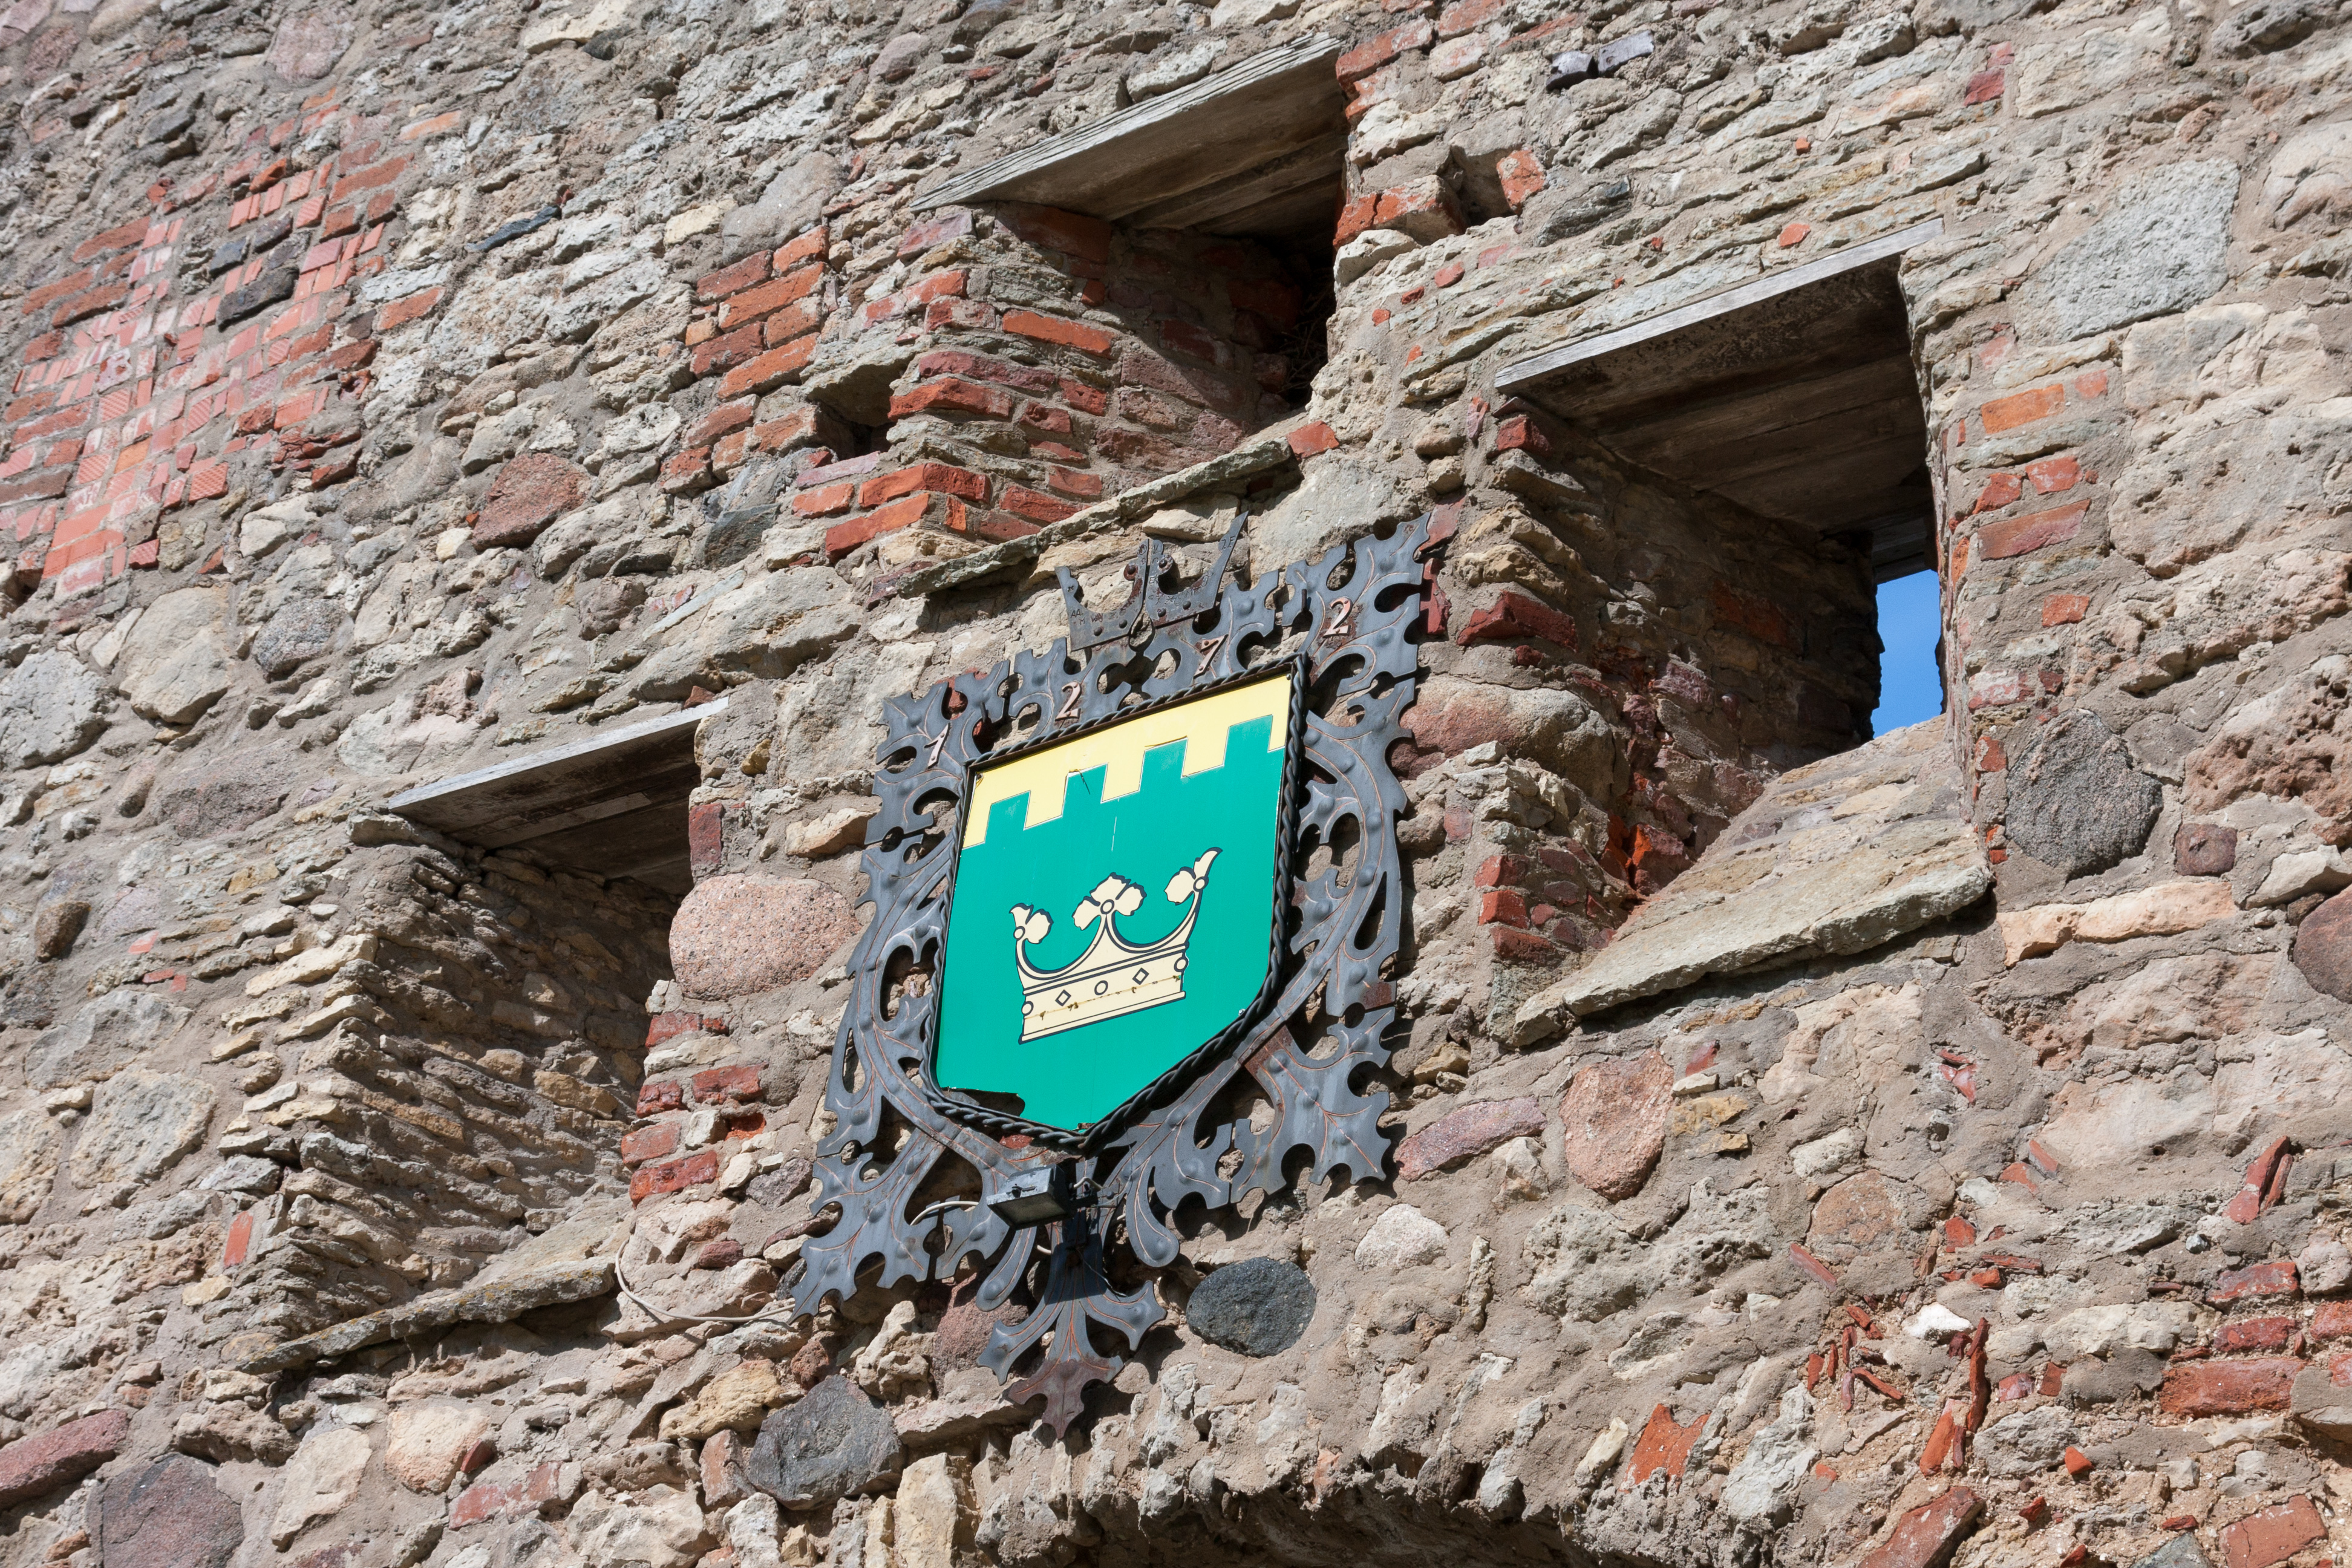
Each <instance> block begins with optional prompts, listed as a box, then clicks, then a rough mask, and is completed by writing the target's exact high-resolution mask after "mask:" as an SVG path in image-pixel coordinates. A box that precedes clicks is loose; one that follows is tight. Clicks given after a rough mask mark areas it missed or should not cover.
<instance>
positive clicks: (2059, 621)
mask: <svg viewBox="0 0 2352 1568" xmlns="http://www.w3.org/2000/svg"><path fill="white" fill-rule="evenodd" d="M2090 607H2091V601H2090V599H2089V597H2088V596H2087V595H2082V594H2053V595H2050V596H2049V597H2048V598H2046V599H2044V600H2042V625H2043V626H2073V625H2074V623H2075V622H2076V621H2079V620H2081V619H2082V618H2083V616H2084V614H2085V613H2086V612H2087V611H2088V610H2089V609H2090Z"/></svg>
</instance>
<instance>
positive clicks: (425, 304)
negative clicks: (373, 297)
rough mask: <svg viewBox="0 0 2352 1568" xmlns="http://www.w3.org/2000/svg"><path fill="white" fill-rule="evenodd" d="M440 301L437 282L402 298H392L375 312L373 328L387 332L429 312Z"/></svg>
mask: <svg viewBox="0 0 2352 1568" xmlns="http://www.w3.org/2000/svg"><path fill="white" fill-rule="evenodd" d="M440 302H441V285H439V284H437V283H436V284H435V285H434V286H433V287H432V288H430V289H420V290H418V291H417V292H416V293H414V294H411V295H408V296H406V297H405V298H404V299H399V300H394V301H393V302H392V303H391V304H389V305H386V306H385V307H384V308H383V310H378V311H377V312H376V316H375V330H376V331H379V332H389V331H394V330H395V329H396V328H400V327H404V326H406V325H407V324H408V323H409V322H411V321H415V320H416V319H417V318H418V317H420V316H425V315H428V314H430V313H431V312H432V310H433V307H434V306H436V305H438V304H439V303H440Z"/></svg>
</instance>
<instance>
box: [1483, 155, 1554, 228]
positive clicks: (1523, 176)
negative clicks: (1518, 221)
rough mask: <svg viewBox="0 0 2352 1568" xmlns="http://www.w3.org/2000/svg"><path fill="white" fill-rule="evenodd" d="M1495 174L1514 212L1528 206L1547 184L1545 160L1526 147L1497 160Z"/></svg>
mask: <svg viewBox="0 0 2352 1568" xmlns="http://www.w3.org/2000/svg"><path fill="white" fill-rule="evenodd" d="M1495 174H1496V178H1497V179H1499V180H1501V181H1502V183H1503V199H1504V200H1505V201H1507V202H1508V203H1510V204H1511V210H1512V211H1513V212H1517V211H1518V210H1519V209H1520V208H1521V207H1523V206H1525V205H1527V204H1528V197H1529V196H1532V195H1535V194H1536V193H1537V192H1538V191H1540V190H1542V189H1543V188H1544V184H1545V180H1544V166H1543V160H1542V159H1541V158H1538V157H1537V156H1536V155H1535V153H1534V152H1533V151H1532V150H1531V149H1529V148H1526V147H1515V148H1513V149H1512V150H1511V151H1510V152H1508V153H1504V154H1503V155H1502V156H1501V157H1500V158H1497V159H1496V160H1495Z"/></svg>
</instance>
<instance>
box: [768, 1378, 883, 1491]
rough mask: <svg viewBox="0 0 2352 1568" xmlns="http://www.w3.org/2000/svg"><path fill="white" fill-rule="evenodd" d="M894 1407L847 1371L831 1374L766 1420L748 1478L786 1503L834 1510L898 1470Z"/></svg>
mask: <svg viewBox="0 0 2352 1568" xmlns="http://www.w3.org/2000/svg"><path fill="white" fill-rule="evenodd" d="M898 1459H899V1447H898V1427H897V1426H895V1425H894V1424H893V1423H892V1422H891V1420H890V1413H889V1412H888V1411H887V1410H885V1409H883V1408H882V1407H881V1406H879V1405H876V1404H875V1403H874V1402H873V1401H872V1400H870V1399H868V1398H866V1394H865V1393H864V1391H862V1390H861V1389H859V1388H858V1387H857V1385H856V1384H853V1383H851V1382H850V1381H849V1380H848V1379H847V1378H845V1377H839V1376H835V1377H828V1378H826V1379H825V1380H824V1382H823V1383H820V1384H817V1385H816V1386H815V1387H814V1388H812V1389H810V1390H809V1391H808V1394H807V1396H806V1397H805V1398H803V1399H802V1400H801V1402H800V1403H799V1404H797V1405H786V1406H785V1407H784V1408H783V1409H782V1410H779V1411H776V1412H774V1413H773V1414H772V1415H770V1416H769V1417H768V1418H767V1419H766V1420H765V1421H762V1422H761V1423H760V1436H759V1440H758V1441H757V1442H755V1443H753V1444H752V1445H751V1455H750V1457H749V1458H747V1459H746V1460H745V1462H744V1467H743V1470H744V1476H745V1479H748V1480H750V1482H751V1484H752V1485H753V1486H755V1487H757V1488H759V1489H760V1490H761V1491H763V1492H766V1493H767V1494H768V1495H769V1496H770V1497H772V1498H774V1499H775V1500H777V1501H778V1502H780V1503H782V1504H783V1505H784V1506H785V1507H786V1508H792V1509H821V1508H829V1507H831V1506H832V1505H833V1504H834V1503H835V1502H837V1501H839V1500H841V1499H843V1498H845V1497H849V1496H852V1495H854V1494H856V1493H857V1492H861V1491H863V1490H865V1489H866V1488H867V1487H870V1486H872V1485H873V1484H874V1483H875V1482H877V1481H879V1480H883V1479H887V1477H890V1476H893V1475H895V1474H897V1473H898Z"/></svg>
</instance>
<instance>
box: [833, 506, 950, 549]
mask: <svg viewBox="0 0 2352 1568" xmlns="http://www.w3.org/2000/svg"><path fill="white" fill-rule="evenodd" d="M930 508H931V498H930V497H929V496H928V495H911V496H908V497H907V498H906V499H905V500H895V501H892V502H891V503H890V504H889V505H888V506H886V507H882V508H880V509H878V510H874V511H869V512H867V513H866V515H865V516H863V517H854V518H851V519H850V520H849V521H847V522H837V523H835V524H834V525H833V526H832V527H831V528H828V529H826V530H825V531H824V552H825V556H826V558H827V559H828V560H833V561H838V560H840V559H841V558H842V557H843V556H845V555H846V554H848V553H849V552H851V551H853V550H855V549H856V548H857V547H858V546H859V545H861V544H864V543H866V542H867V541H869V540H875V539H879V538H881V537H882V536H883V535H884V534H886V533H896V532H897V531H898V530H900V529H902V528H908V527H911V526H912V525H914V524H915V523H918V522H920V521H922V520H923V516H924V514H925V513H926V512H928V511H929V510H930Z"/></svg>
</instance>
